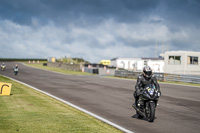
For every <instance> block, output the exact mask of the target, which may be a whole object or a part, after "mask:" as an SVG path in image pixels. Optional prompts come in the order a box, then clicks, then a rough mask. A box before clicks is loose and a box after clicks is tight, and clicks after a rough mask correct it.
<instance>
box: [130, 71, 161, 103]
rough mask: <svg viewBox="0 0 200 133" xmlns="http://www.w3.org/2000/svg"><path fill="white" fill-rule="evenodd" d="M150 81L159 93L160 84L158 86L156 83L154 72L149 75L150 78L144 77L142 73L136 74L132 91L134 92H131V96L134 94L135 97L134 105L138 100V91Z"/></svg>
mask: <svg viewBox="0 0 200 133" xmlns="http://www.w3.org/2000/svg"><path fill="white" fill-rule="evenodd" d="M150 83H153V84H154V86H155V88H156V89H157V90H158V91H159V92H160V94H161V91H160V86H159V84H158V82H157V79H156V77H155V75H154V74H153V75H152V76H151V78H149V79H146V78H145V77H144V75H143V74H140V75H139V76H138V78H137V82H136V85H135V91H134V94H133V96H134V98H135V105H136V106H137V101H138V99H139V95H140V92H141V91H142V90H143V88H144V87H145V86H146V85H148V84H150Z"/></svg>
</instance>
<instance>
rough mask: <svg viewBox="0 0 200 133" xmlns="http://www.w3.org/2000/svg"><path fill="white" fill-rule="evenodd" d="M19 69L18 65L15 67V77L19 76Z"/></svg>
mask: <svg viewBox="0 0 200 133" xmlns="http://www.w3.org/2000/svg"><path fill="white" fill-rule="evenodd" d="M18 69H19V67H18V65H17V64H16V65H15V67H13V70H14V73H15V75H17V73H18Z"/></svg>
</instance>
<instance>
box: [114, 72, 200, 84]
mask: <svg viewBox="0 0 200 133" xmlns="http://www.w3.org/2000/svg"><path fill="white" fill-rule="evenodd" d="M140 74H141V72H133V71H127V70H116V71H115V76H116V77H124V78H135V79H136V78H137V77H138V76H139V75H140ZM154 74H155V76H156V78H157V80H159V81H169V82H184V83H195V84H200V75H199V76H198V75H180V74H166V73H154Z"/></svg>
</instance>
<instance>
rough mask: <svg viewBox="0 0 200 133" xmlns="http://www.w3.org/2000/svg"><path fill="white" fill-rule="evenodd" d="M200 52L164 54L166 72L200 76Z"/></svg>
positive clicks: (171, 52) (169, 52)
mask: <svg viewBox="0 0 200 133" xmlns="http://www.w3.org/2000/svg"><path fill="white" fill-rule="evenodd" d="M199 59H200V52H192V51H167V52H165V54H164V62H165V66H164V72H165V73H170V74H184V75H185V74H187V75H200V62H199Z"/></svg>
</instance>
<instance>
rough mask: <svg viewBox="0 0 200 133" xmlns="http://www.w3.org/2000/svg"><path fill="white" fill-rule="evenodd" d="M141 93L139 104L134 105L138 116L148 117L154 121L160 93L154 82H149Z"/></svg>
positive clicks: (150, 120)
mask: <svg viewBox="0 0 200 133" xmlns="http://www.w3.org/2000/svg"><path fill="white" fill-rule="evenodd" d="M140 94H141V95H140V96H139V100H138V101H137V105H136V106H135V105H133V108H134V109H135V110H136V113H137V115H138V118H143V117H146V118H147V120H148V121H149V122H153V121H154V119H155V111H156V107H157V102H158V99H159V97H160V93H159V92H158V91H157V90H156V88H155V86H154V85H153V84H149V85H147V86H145V87H144V89H143V90H142V92H141V93H140Z"/></svg>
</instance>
